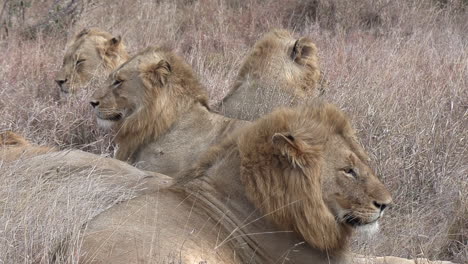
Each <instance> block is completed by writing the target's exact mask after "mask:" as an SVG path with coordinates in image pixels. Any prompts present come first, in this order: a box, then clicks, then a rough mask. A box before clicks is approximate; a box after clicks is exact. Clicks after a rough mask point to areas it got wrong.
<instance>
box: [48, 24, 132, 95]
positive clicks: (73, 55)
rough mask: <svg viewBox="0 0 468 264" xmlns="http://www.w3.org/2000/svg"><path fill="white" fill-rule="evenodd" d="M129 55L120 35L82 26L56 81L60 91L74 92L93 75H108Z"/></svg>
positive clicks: (62, 92)
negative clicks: (115, 35)
mask: <svg viewBox="0 0 468 264" xmlns="http://www.w3.org/2000/svg"><path fill="white" fill-rule="evenodd" d="M128 57H129V56H128V53H127V51H126V47H125V45H124V44H123V41H122V38H121V37H120V36H117V37H114V36H112V35H111V34H110V33H108V32H105V31H102V30H100V29H98V28H90V29H83V30H82V31H81V32H80V33H78V34H77V35H76V36H75V37H74V39H73V41H72V43H71V44H70V45H69V46H68V48H67V50H66V52H65V56H64V58H63V64H62V67H61V69H60V70H59V72H58V73H57V74H56V76H55V82H56V83H57V84H58V86H59V88H60V92H61V94H64V95H68V94H72V93H76V92H77V91H78V90H80V89H82V88H83V87H85V86H87V84H88V83H89V82H90V81H91V80H92V79H93V78H94V77H98V78H97V79H99V77H100V76H107V75H108V74H109V73H110V72H111V71H112V70H114V69H115V68H117V67H118V66H119V65H121V64H122V63H124V62H125V61H126V60H127V59H128Z"/></svg>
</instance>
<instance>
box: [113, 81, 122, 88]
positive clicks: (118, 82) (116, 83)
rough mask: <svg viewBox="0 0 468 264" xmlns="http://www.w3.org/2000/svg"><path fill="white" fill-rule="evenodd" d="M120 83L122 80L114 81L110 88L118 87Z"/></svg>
mask: <svg viewBox="0 0 468 264" xmlns="http://www.w3.org/2000/svg"><path fill="white" fill-rule="evenodd" d="M122 82H123V81H122V80H115V81H114V82H113V83H112V86H114V87H118V86H119V85H121V84H122Z"/></svg>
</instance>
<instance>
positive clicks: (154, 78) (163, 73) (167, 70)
mask: <svg viewBox="0 0 468 264" xmlns="http://www.w3.org/2000/svg"><path fill="white" fill-rule="evenodd" d="M171 72H172V68H171V65H170V64H169V62H167V61H165V60H160V61H159V62H158V63H153V64H150V65H146V66H144V67H143V69H142V75H143V76H142V77H143V78H144V79H146V80H147V81H149V82H150V83H151V84H152V85H157V84H160V85H162V86H164V85H166V83H167V78H168V77H169V75H170V74H171Z"/></svg>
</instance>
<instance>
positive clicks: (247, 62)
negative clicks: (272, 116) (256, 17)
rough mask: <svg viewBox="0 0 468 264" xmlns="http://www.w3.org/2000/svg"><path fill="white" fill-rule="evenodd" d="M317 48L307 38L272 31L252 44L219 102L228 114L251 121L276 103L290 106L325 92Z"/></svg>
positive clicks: (283, 31) (285, 32)
mask: <svg viewBox="0 0 468 264" xmlns="http://www.w3.org/2000/svg"><path fill="white" fill-rule="evenodd" d="M325 87H326V81H325V80H324V78H323V74H322V73H321V71H320V67H319V60H318V57H317V48H316V46H315V44H314V43H313V42H312V40H311V39H309V38H307V37H300V38H294V37H293V35H292V34H291V33H290V32H288V31H286V30H272V31H271V32H269V33H267V34H265V35H264V36H263V37H262V38H261V39H260V40H258V41H257V42H256V43H255V45H254V46H253V48H252V50H251V51H250V53H249V54H248V55H247V57H246V58H245V59H244V61H243V63H242V66H241V68H240V70H239V73H238V75H237V78H236V80H235V82H234V84H233V86H232V88H231V90H230V91H229V92H228V94H227V95H226V96H225V97H224V99H222V101H221V102H220V104H219V105H218V109H219V111H220V112H221V113H223V114H224V115H225V116H227V117H231V118H238V119H243V120H254V119H256V118H258V117H260V116H262V115H264V114H266V113H269V112H271V111H272V110H273V109H274V108H275V107H278V106H282V105H284V106H293V105H296V104H298V103H301V102H303V101H304V100H307V99H310V98H314V97H317V96H319V95H321V94H323V93H324V91H325Z"/></svg>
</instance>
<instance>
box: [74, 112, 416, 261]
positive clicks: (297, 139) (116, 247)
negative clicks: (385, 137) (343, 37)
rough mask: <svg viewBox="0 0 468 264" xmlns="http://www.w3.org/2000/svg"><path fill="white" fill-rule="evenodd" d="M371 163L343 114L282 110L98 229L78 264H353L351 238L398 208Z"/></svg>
mask: <svg viewBox="0 0 468 264" xmlns="http://www.w3.org/2000/svg"><path fill="white" fill-rule="evenodd" d="M367 161H368V157H367V155H366V153H365V151H364V150H363V149H362V147H361V146H360V144H359V143H358V141H357V139H356V137H355V133H354V130H353V129H352V128H351V125H350V123H349V121H348V119H347V118H346V116H345V115H344V114H343V113H342V112H341V111H339V110H338V109H337V108H336V107H334V106H332V105H329V104H323V105H322V104H318V105H316V106H303V107H300V108H297V109H293V110H291V109H280V110H277V111H275V112H274V113H272V114H270V115H268V116H267V117H265V118H262V119H260V120H259V121H257V122H255V123H253V124H251V125H248V126H246V127H244V128H241V129H239V130H238V131H237V132H235V133H234V134H233V135H232V136H230V137H228V138H227V139H226V140H224V141H223V142H222V143H221V144H219V145H216V146H214V147H213V148H211V149H210V150H209V151H208V152H206V153H205V154H204V155H203V157H202V158H201V159H200V160H199V162H197V164H196V166H194V167H193V168H192V169H189V170H187V171H185V172H184V173H182V174H181V176H180V177H178V180H176V183H175V184H174V185H172V186H171V187H169V188H166V189H162V190H159V191H155V192H150V191H148V192H147V193H146V194H144V195H141V196H139V197H137V198H135V199H132V200H130V201H128V202H126V203H122V204H119V205H116V206H114V207H112V208H111V209H109V210H108V211H106V212H104V213H103V214H101V215H99V216H98V217H97V218H95V219H93V220H92V221H91V222H90V223H89V224H88V226H87V229H86V234H85V236H84V241H83V247H82V248H81V253H82V254H83V256H82V258H81V259H80V260H81V261H82V262H83V263H173V262H177V263H351V261H352V260H351V259H350V256H349V254H346V248H347V242H348V240H349V237H350V236H351V235H352V233H353V231H354V230H357V229H370V230H375V229H376V227H377V225H378V220H379V219H380V218H381V216H382V214H383V211H384V209H385V208H386V206H387V205H388V204H389V203H390V202H391V200H392V198H391V195H390V193H389V192H388V191H387V189H386V188H385V186H384V185H383V184H382V183H381V182H380V180H379V178H378V177H376V175H375V174H374V173H373V172H372V170H371V169H370V168H369V166H368V163H367ZM353 261H355V262H356V261H357V262H361V263H365V261H368V260H366V259H354V260H353ZM367 263H369V262H367ZM372 263H387V264H391V263H415V262H413V261H411V260H406V259H401V258H395V257H383V258H382V257H380V258H379V257H377V258H373V259H372Z"/></svg>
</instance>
